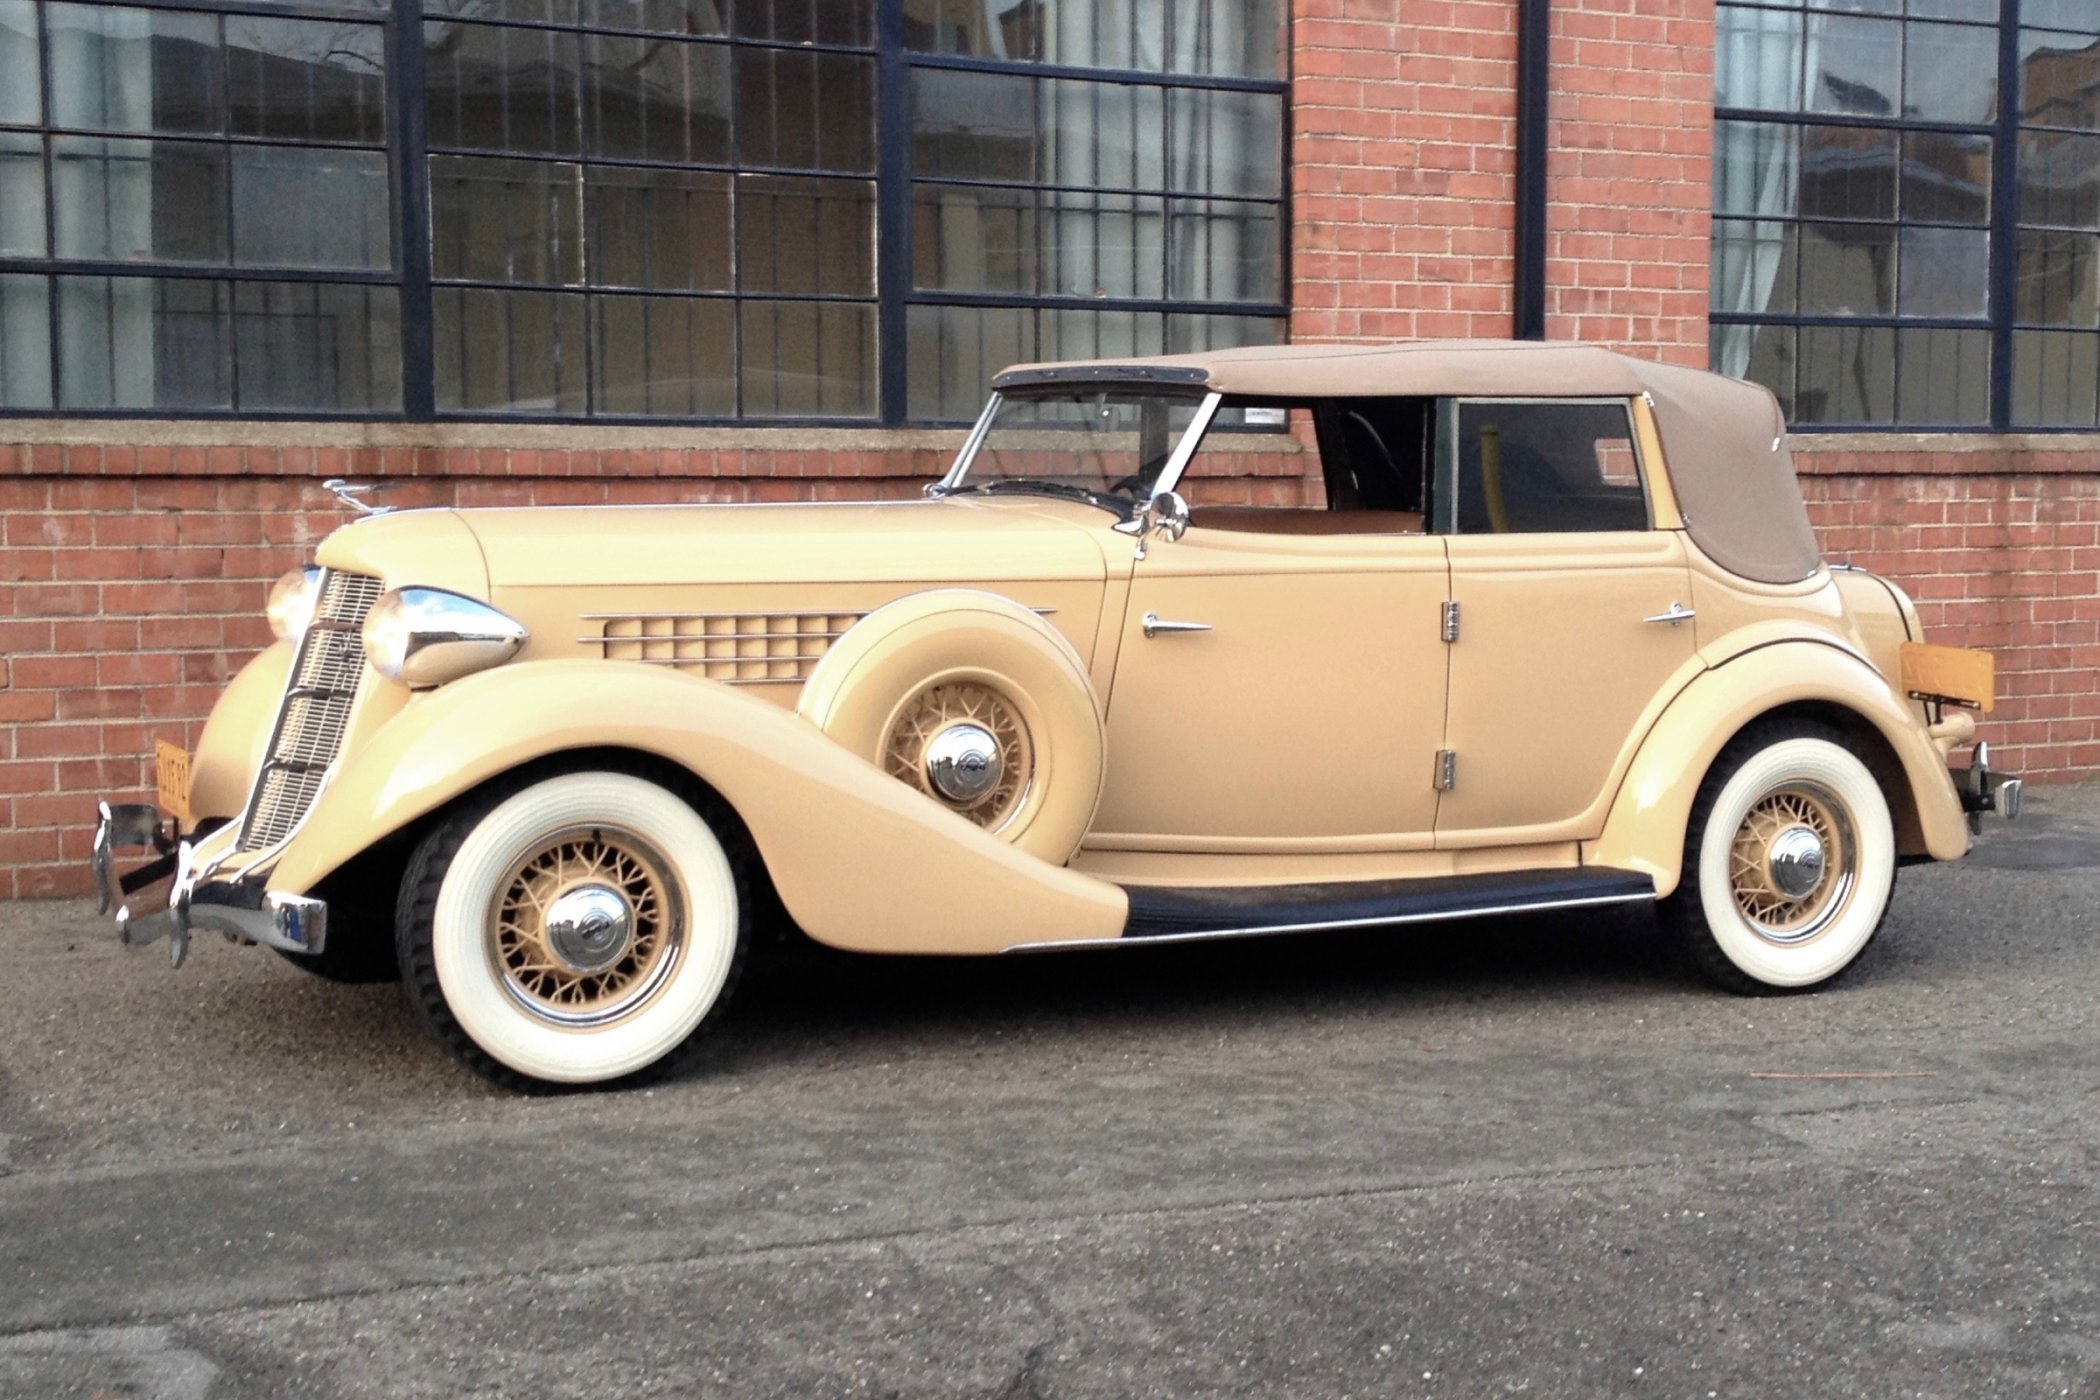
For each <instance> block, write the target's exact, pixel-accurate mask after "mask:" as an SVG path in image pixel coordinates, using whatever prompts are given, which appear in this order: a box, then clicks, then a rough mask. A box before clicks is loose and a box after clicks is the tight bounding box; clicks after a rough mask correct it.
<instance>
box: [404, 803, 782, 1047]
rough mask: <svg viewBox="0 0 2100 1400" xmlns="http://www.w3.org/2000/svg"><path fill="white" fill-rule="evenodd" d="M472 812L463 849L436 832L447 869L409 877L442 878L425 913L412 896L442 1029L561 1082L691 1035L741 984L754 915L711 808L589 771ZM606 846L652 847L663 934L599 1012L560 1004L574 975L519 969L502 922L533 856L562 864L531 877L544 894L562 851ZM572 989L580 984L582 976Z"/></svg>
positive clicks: (410, 924)
mask: <svg viewBox="0 0 2100 1400" xmlns="http://www.w3.org/2000/svg"><path fill="white" fill-rule="evenodd" d="M464 820H465V821H466V822H467V823H469V824H468V825H466V829H465V831H464V834H463V835H458V834H456V833H455V834H454V835H453V836H452V840H454V841H456V849H454V850H452V851H451V852H450V854H449V857H447V856H446V855H445V854H444V852H443V847H444V846H445V845H447V844H449V843H448V842H447V841H445V840H444V839H443V838H444V837H445V836H446V832H445V831H444V830H443V829H442V828H441V829H440V831H439V832H437V833H433V840H434V841H436V843H437V845H436V850H435V859H437V860H439V861H441V862H442V869H441V871H439V870H434V869H427V868H426V867H425V865H424V862H422V861H418V862H416V863H415V867H414V868H412V870H411V877H412V880H411V884H412V885H413V884H414V883H415V880H414V877H415V876H416V875H417V874H419V873H420V874H422V875H423V880H422V881H421V883H422V884H423V885H424V886H425V888H426V890H427V887H428V885H429V883H430V879H431V878H432V877H433V876H434V877H435V881H436V889H435V899H434V901H432V902H428V903H427V905H426V908H427V919H422V920H419V919H418V917H417V914H416V912H415V911H414V910H412V909H411V908H410V907H409V902H408V899H407V896H412V895H413V894H414V893H415V891H414V889H413V888H410V889H408V890H406V891H405V892H404V895H405V899H404V908H403V926H402V930H401V931H402V936H403V939H404V949H403V951H404V954H405V955H406V956H405V958H404V964H405V965H406V964H408V963H410V962H412V961H415V960H416V959H417V958H418V954H421V955H422V956H423V958H424V959H426V961H425V964H424V965H425V966H427V968H428V969H429V972H430V973H431V974H432V975H433V976H434V980H435V984H436V986H435V990H436V991H437V992H438V993H439V995H440V997H441V999H442V1004H441V1005H437V1004H433V1003H432V1000H431V998H430V997H429V996H428V995H427V990H428V989H424V990H425V991H426V995H425V996H424V998H423V1009H424V1011H425V1015H426V1017H429V1018H430V1019H431V1020H432V1023H433V1027H434V1028H435V1029H437V1030H438V1031H439V1032H440V1034H441V1035H445V1036H446V1038H447V1039H452V1037H451V1036H449V1035H446V1032H447V1031H448V1029H450V1028H448V1027H447V1026H445V1025H444V1024H443V1021H444V1020H447V1019H449V1020H450V1021H451V1022H452V1023H453V1024H454V1025H455V1026H456V1028H457V1031H458V1033H459V1034H461V1035H463V1036H464V1037H465V1038H466V1040H467V1041H469V1042H471V1044H472V1046H473V1047H474V1048H475V1049H478V1050H479V1051H480V1052H481V1053H482V1054H485V1055H486V1056H487V1057H488V1058H489V1059H491V1060H493V1061H495V1062H496V1063H497V1064H499V1065H501V1066H503V1067H505V1068H507V1069H508V1070H510V1071H512V1072H514V1073H515V1074H517V1075H521V1076H524V1077H525V1078H527V1079H532V1080H540V1081H546V1082H550V1083H556V1084H590V1083H602V1082H605V1081H608V1080H615V1079H621V1078H624V1077H626V1076H628V1075H631V1074H635V1073H637V1072H639V1071H642V1070H646V1069H648V1068H650V1067H651V1066H653V1065H656V1064H658V1063H659V1062H661V1061H663V1060H665V1059H666V1057H669V1056H671V1055H673V1054H674V1053H675V1052H677V1051H678V1050H679V1049H680V1048H681V1047H682V1046H684V1045H686V1043H687V1042H688V1041H689V1040H691V1038H692V1037H693V1036H694V1034H695V1033H696V1032H697V1031H698V1030H699V1029H700V1027H701V1025H702V1023H703V1022H704V1021H705V1020H706V1019H707V1017H708V1014H709V1013H710V1012H711V1011H713V1010H714V1009H715V1008H716V1006H717V1005H718V1004H719V1003H720V1002H721V1000H722V998H723V995H724V992H725V990H726V989H727V987H728V985H729V983H730V980H731V978H732V976H733V974H734V972H735V969H736V966H737V962H738V957H739V954H740V952H741V949H742V943H743V931H744V924H745V910H744V907H743V900H742V898H741V897H740V892H739V884H738V880H737V875H736V870H735V868H734V866H733V864H732V859H731V856H730V854H729V852H728V851H727V850H726V849H725V848H724V845H723V843H722V841H721V839H720V838H719V837H718V836H717V835H716V833H715V831H714V829H713V828H712V827H710V825H709V824H708V822H707V821H706V820H705V819H704V818H703V817H702V816H701V815H700V813H699V812H697V811H695V810H694V808H693V807H692V806H691V805H689V804H688V803H687V801H686V800H685V799H684V798H682V797H680V796H678V795H677V794H675V793H672V792H670V791H667V790H666V789H664V788H662V787H660V786H658V785H657V784H655V783H652V782H649V781H647V780H645V779H643V778H639V777H634V776H632V775H629V774H625V773H609V772H584V773H570V774H564V775H561V776H559V777H553V778H548V779H545V780H543V781H541V782H538V783H534V784H533V785H532V786H530V787H527V788H524V789H522V790H520V791H518V792H516V793H514V794H512V795H511V796H509V797H507V798H505V799H503V800H502V801H500V802H498V803H497V804H496V805H495V806H494V807H492V808H490V809H488V810H487V811H486V812H484V813H482V814H480V815H479V816H478V817H474V816H471V815H470V816H469V817H467V818H465V819H464ZM594 841H595V843H596V844H595V845H594V844H593V843H594ZM429 844H430V843H426V845H429ZM608 846H609V847H610V848H612V849H615V850H620V849H625V850H629V851H634V852H640V853H642V859H641V862H640V864H641V868H642V869H643V870H645V871H646V872H647V874H646V877H645V876H640V875H638V876H635V877H634V878H635V879H636V881H637V887H638V888H645V889H647V890H649V891H651V893H650V894H649V895H647V896H646V899H647V900H648V901H651V902H652V907H653V909H654V917H655V918H656V920H657V923H656V925H655V926H654V927H655V929H656V934H657V936H658V937H659V938H660V939H661V940H662V943H661V946H660V947H659V948H658V949H657V950H656V952H655V953H654V954H653V955H652V958H651V960H650V962H649V966H648V967H647V968H646V969H645V970H644V971H643V972H639V973H637V974H636V975H634V976H633V977H632V978H630V979H628V982H629V986H628V987H627V988H626V989H625V990H624V992H623V989H622V988H621V987H620V986H618V985H615V987H614V991H613V994H609V995H606V996H602V997H599V998H598V999H597V1002H596V1010H595V1014H593V1012H592V1011H591V1009H590V1008H588V1007H586V1008H583V1009H578V1008H575V1007H567V1006H564V1005H563V1004H562V1003H561V1000H560V997H561V995H562V994H563V988H564V987H565V985H568V984H573V983H575V982H577V981H578V979H577V978H576V977H575V976H574V975H571V974H564V975H565V976H567V978H568V983H567V984H565V983H564V982H563V981H562V979H561V977H557V976H550V975H546V974H536V975H539V976H540V977H541V981H540V982H538V983H534V982H532V981H531V980H530V975H528V976H527V977H525V978H521V977H520V976H519V975H518V973H517V971H516V963H517V962H518V960H519V959H518V954H517V952H516V946H515V945H516V940H515V936H514V933H512V934H506V935H505V937H507V938H509V939H510V942H509V943H507V944H506V943H504V942H503V941H502V940H501V939H499V933H498V930H499V928H503V927H505V924H504V920H503V918H502V913H503V911H504V910H506V909H510V908H513V907H516V906H518V904H519V899H518V894H517V891H518V890H519V889H520V888H522V886H521V884H520V882H521V880H522V879H524V878H525V877H522V876H521V875H520V869H521V866H523V867H525V868H526V869H528V870H531V869H534V868H535V867H534V866H533V862H535V861H536V860H537V861H540V862H541V867H540V868H542V869H544V870H546V871H550V872H552V873H547V874H542V875H539V876H536V877H534V878H537V879H540V880H542V881H544V888H543V891H542V893H543V894H552V893H555V892H557V891H558V888H559V880H560V878H561V875H560V868H559V860H560V859H562V858H567V859H571V860H572V861H573V859H574V857H575V853H576V852H577V851H578V850H582V851H584V852H589V851H592V850H602V849H604V848H606V847H608ZM548 853H553V854H552V855H549V854H548ZM550 862H551V863H550ZM594 878H595V877H594ZM507 900H508V901H509V903H508V904H507V903H506V901H507ZM527 903H528V905H529V901H528V902H527ZM418 922H421V923H422V924H423V925H424V927H422V928H418V927H416V924H417V923H418ZM425 939H427V943H425V944H424V946H423V947H421V948H418V947H416V946H415V945H416V944H417V943H420V942H423V940H425ZM506 948H508V949H509V951H508V952H506ZM506 958H509V959H510V960H511V961H510V964H507V963H506ZM507 966H508V967H509V972H508V975H507V971H506V969H507ZM590 985H592V986H598V985H600V983H598V982H593V983H591V984H590ZM550 988H551V990H550ZM536 989H537V990H536ZM570 992H571V994H577V995H580V993H576V992H575V991H574V988H573V987H571V988H570ZM455 1048H456V1049H459V1050H461V1051H462V1053H463V1054H464V1055H465V1057H466V1058H467V1059H468V1060H469V1062H470V1063H474V1056H473V1055H471V1054H467V1053H466V1047H464V1046H460V1045H458V1044H457V1043H456V1042H455ZM476 1067H477V1068H481V1069H483V1071H484V1072H486V1067H485V1066H480V1065H476Z"/></svg>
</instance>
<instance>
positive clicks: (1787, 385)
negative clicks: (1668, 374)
mask: <svg viewBox="0 0 2100 1400" xmlns="http://www.w3.org/2000/svg"><path fill="white" fill-rule="evenodd" d="M1796 334H1797V333H1796V332H1795V330H1794V328H1793V327H1792V326H1730V325H1715V326H1714V327H1713V328H1712V330H1711V332H1710V333H1709V335H1708V353H1709V355H1710V357H1711V358H1710V363H1711V364H1712V365H1713V367H1714V368H1715V369H1716V370H1718V371H1719V372H1720V373H1722V374H1728V375H1733V376H1735V377H1736V378H1737V379H1749V380H1754V381H1756V382H1757V383H1759V384H1762V385H1764V386H1765V387H1766V388H1767V389H1770V390H1771V391H1772V393H1773V394H1774V395H1775V396H1777V397H1778V399H1779V411H1780V412H1781V413H1782V414H1784V415H1785V416H1786V418H1787V420H1788V421H1789V422H1792V421H1793V420H1794V417H1795V413H1794V359H1795V337H1796Z"/></svg>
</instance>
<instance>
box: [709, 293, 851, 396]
mask: <svg viewBox="0 0 2100 1400" xmlns="http://www.w3.org/2000/svg"><path fill="white" fill-rule="evenodd" d="M737 324H738V329H739V331H740V332H741V340H742V345H743V356H742V359H743V367H744V374H743V398H744V404H743V409H744V415H745V416H746V417H749V418H786V417H806V418H866V417H870V416H872V415H873V414H874V412H875V377H876V370H875V308H874V307H873V306H869V305H864V304H858V303H852V302H825V301H746V302H740V303H738V305H737Z"/></svg>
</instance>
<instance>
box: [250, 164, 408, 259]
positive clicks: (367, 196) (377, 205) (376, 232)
mask: <svg viewBox="0 0 2100 1400" xmlns="http://www.w3.org/2000/svg"><path fill="white" fill-rule="evenodd" d="M233 260H234V262H235V263H237V264H239V265H240V266H242V267H311V268H330V267H341V268H357V269H371V270H374V271H376V270H379V269H382V268H387V267H391V266H393V216H392V213H391V209H390V206H389V200H388V194H387V174H386V154H385V153H384V152H382V151H344V150H327V149H319V150H316V149H304V148H301V147H297V146H276V147H272V146H235V147H234V148H233Z"/></svg>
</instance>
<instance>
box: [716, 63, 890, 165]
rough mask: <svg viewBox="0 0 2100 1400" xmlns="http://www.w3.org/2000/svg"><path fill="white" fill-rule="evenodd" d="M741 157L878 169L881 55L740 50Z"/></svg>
mask: <svg viewBox="0 0 2100 1400" xmlns="http://www.w3.org/2000/svg"><path fill="white" fill-rule="evenodd" d="M736 97H737V111H736V119H737V137H736V141H737V159H738V160H739V161H740V162H741V163H743V164H744V165H756V166H780V167H784V168H787V169H794V170H835V171H841V172H849V173H854V174H859V173H863V172H872V171H873V170H874V169H875V60H873V59H872V58H861V57H859V56H857V55H854V54H836V53H797V52H793V51H790V50H785V49H752V48H739V49H738V50H737V51H736Z"/></svg>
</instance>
